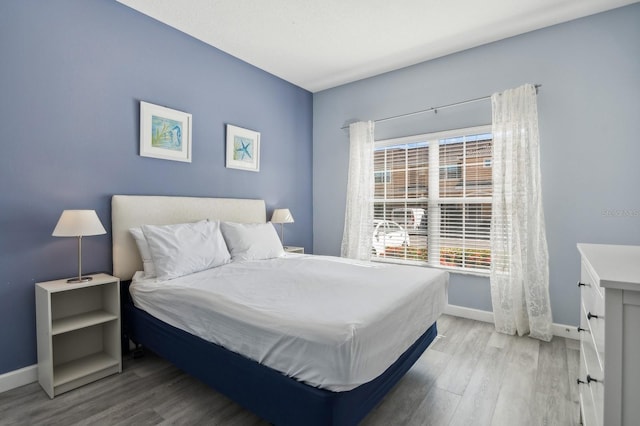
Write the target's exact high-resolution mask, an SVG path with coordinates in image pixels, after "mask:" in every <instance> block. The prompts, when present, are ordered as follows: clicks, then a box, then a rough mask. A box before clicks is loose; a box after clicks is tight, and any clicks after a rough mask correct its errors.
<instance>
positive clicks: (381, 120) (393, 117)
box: [341, 84, 542, 129]
mask: <svg viewBox="0 0 640 426" xmlns="http://www.w3.org/2000/svg"><path fill="white" fill-rule="evenodd" d="M534 87H535V88H536V93H538V88H540V87H542V84H536V85H534ZM487 99H491V95H489V96H483V97H481V98H475V99H468V100H466V101H460V102H454V103H452V104H448V105H441V106H437V107H431V108H427V109H423V110H420V111H414V112H408V113H406V114H400V115H394V116H391V117H385V118H379V119H377V120H373V122H374V123H382V122H384V121H390V120H395V119H397V118H403V117H410V116H412V115H418V114H424V113H426V112H433V113H435V114H437V113H438V110H440V109H446V108H452V107H456V106H460V105H466V104H471V103H474V102H478V101H484V100H487ZM348 128H349V126H342V127H341V129H348Z"/></svg>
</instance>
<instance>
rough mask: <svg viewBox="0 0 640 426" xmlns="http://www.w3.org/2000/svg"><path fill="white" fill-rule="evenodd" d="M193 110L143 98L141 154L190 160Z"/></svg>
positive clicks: (174, 159)
mask: <svg viewBox="0 0 640 426" xmlns="http://www.w3.org/2000/svg"><path fill="white" fill-rule="evenodd" d="M192 121H193V120H192V117H191V114H189V113H186V112H182V111H178V110H175V109H171V108H166V107H163V106H160V105H154V104H151V103H148V102H143V101H140V156H141V157H151V158H159V159H162V160H172V161H182V162H185V163H190V162H191V128H192Z"/></svg>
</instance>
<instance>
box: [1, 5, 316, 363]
mask: <svg viewBox="0 0 640 426" xmlns="http://www.w3.org/2000/svg"><path fill="white" fill-rule="evenodd" d="M140 100H144V101H148V102H151V103H155V104H159V105H163V106H167V107H170V108H174V109H178V110H181V111H187V112H190V113H192V114H193V162H192V163H191V164H188V163H179V162H173V161H166V160H158V159H152V158H142V157H140V156H138V147H139V126H138V120H139V101H140ZM0 117H1V125H0V129H1V132H0V143H1V146H2V149H1V150H0V342H2V343H1V344H0V374H2V373H4V372H7V371H11V370H14V369H17V368H21V367H25V366H27V365H31V364H34V363H35V362H36V334H35V309H34V283H35V282H38V281H44V280H51V279H57V278H62V277H69V276H73V274H74V273H77V269H76V268H77V266H76V256H77V254H76V242H75V240H73V239H68V238H54V237H52V236H51V232H52V231H53V228H54V226H55V224H56V221H57V220H58V218H59V216H60V213H61V212H62V210H64V209H71V208H79V209H95V210H97V212H98V215H99V217H100V219H101V220H102V222H103V224H104V225H105V227H106V228H107V230H109V229H110V222H111V218H110V214H111V213H110V197H111V195H112V194H162V195H184V196H215V197H232V198H263V199H265V200H266V202H267V207H268V209H269V214H270V212H271V210H272V209H273V208H275V207H288V208H290V209H291V211H292V213H293V215H294V217H295V223H293V224H289V225H287V229H286V237H287V242H288V243H290V244H292V245H293V244H295V245H300V246H304V247H305V248H306V249H307V251H311V248H312V232H311V229H312V209H311V201H312V199H311V189H312V186H311V178H312V175H311V167H312V157H311V155H312V144H311V138H312V95H311V93H309V92H307V91H305V90H303V89H301V88H299V87H296V86H294V85H292V84H289V83H287V82H285V81H283V80H281V79H278V78H276V77H274V76H272V75H270V74H267V73H265V72H264V71H261V70H259V69H257V68H255V67H253V66H250V65H248V64H246V63H244V62H242V61H239V60H237V59H235V58H232V57H231V56H229V55H227V54H224V53H222V52H221V51H219V50H216V49H214V48H212V47H211V46H208V45H205V44H204V43H201V42H200V41H197V40H195V39H193V38H191V37H188V36H186V35H184V34H183V33H180V32H178V31H176V30H174V29H172V28H170V27H168V26H165V25H163V24H161V23H159V22H157V21H155V20H153V19H151V18H149V17H147V16H145V15H142V14H140V13H138V12H136V11H134V10H132V9H129V8H128V7H126V6H123V5H121V4H119V3H117V2H115V1H112V0H94V1H72V0H69V1H65V0H56V1H32V0H29V1H27V0H4V1H2V2H0ZM225 123H232V124H235V125H238V126H242V127H247V128H250V129H254V130H258V131H260V132H261V133H262V140H261V141H262V149H261V154H262V156H261V164H260V166H261V167H260V169H261V170H260V173H252V172H247V171H239V170H231V169H226V168H225V167H224V164H225V163H224V153H225V151H224V148H225V141H224V135H225V127H224V125H225ZM83 249H84V250H83V252H84V268H83V269H84V271H85V272H93V271H107V272H109V271H111V238H110V235H104V236H97V237H87V238H85V239H84V240H83Z"/></svg>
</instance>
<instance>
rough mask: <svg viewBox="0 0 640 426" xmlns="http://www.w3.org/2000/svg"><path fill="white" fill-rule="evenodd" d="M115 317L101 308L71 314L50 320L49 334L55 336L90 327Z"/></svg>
mask: <svg viewBox="0 0 640 426" xmlns="http://www.w3.org/2000/svg"><path fill="white" fill-rule="evenodd" d="M117 319H118V316H117V315H114V314H112V313H109V312H106V311H103V310H99V311H92V312H87V313H86V314H79V315H73V316H70V317H67V318H61V319H58V320H55V321H52V323H51V334H52V335H54V336H55V335H56V334H62V333H66V332H69V331H74V330H78V329H81V328H85V327H91V326H92V325H97V324H102V323H105V322H109V321H113V320H117Z"/></svg>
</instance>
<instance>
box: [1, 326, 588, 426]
mask: <svg viewBox="0 0 640 426" xmlns="http://www.w3.org/2000/svg"><path fill="white" fill-rule="evenodd" d="M438 331H439V336H438V338H437V340H436V341H434V342H433V343H432V345H431V347H430V348H429V349H427V351H426V352H425V353H424V354H423V356H422V357H421V358H420V359H419V360H418V361H417V362H416V364H415V365H414V366H413V368H412V369H411V370H410V371H409V372H408V373H407V375H406V376H405V377H404V378H403V379H402V380H401V381H400V382H399V383H398V385H397V386H396V387H395V388H394V389H393V390H392V391H391V392H390V393H389V394H388V395H387V396H386V397H385V399H384V400H383V401H382V402H381V403H380V404H379V405H378V406H377V407H376V408H375V409H374V410H373V411H372V412H371V413H370V414H369V415H368V416H367V417H366V418H365V419H364V420H363V422H362V423H361V426H374V425H375V426H382V425H384V426H389V425H398V426H400V425H420V426H422V425H438V426H439V425H456V426H458V425H474V426H476V425H478V426H480V425H497V426H501V425H505V426H507V425H508V426H511V425H522V426H526V425H559V426H564V425H577V424H578V423H579V408H578V389H577V385H576V382H575V378H576V376H577V371H578V360H579V344H578V343H577V342H575V341H573V340H569V339H564V338H558V337H555V338H554V339H553V340H552V341H551V342H550V343H546V342H540V341H538V340H534V339H529V338H526V337H512V336H505V335H502V334H498V333H496V332H495V331H494V329H493V326H492V325H491V324H487V323H482V322H478V321H472V320H468V319H463V318H457V317H451V316H446V315H444V316H442V317H441V319H440V320H439V321H438ZM0 424H1V425H64V426H70V425H225V426H226V425H237V426H244V425H268V423H267V422H265V421H263V420H261V419H260V418H258V417H257V416H255V415H253V414H252V413H250V412H249V411H247V410H245V409H243V408H242V407H240V406H239V405H237V404H235V403H234V402H232V401H231V400H229V399H228V398H226V397H224V396H222V395H221V394H219V393H217V392H215V391H214V390H212V389H211V388H209V387H207V386H206V385H204V384H202V383H201V382H199V381H198V380H196V379H194V378H193V377H190V376H188V375H186V374H184V373H182V372H181V371H180V370H178V369H177V368H175V367H173V366H172V365H171V364H169V363H168V362H166V361H164V360H163V359H161V358H158V357H156V356H154V355H153V354H147V355H146V356H145V357H143V358H141V359H132V358H130V357H127V358H125V360H124V368H123V372H122V374H118V375H114V376H110V377H108V378H105V379H102V380H100V381H98V382H95V383H92V384H89V385H86V386H84V387H82V388H79V389H76V390H74V391H71V392H68V393H66V394H63V395H60V396H58V397H56V398H55V399H53V400H51V399H49V397H48V396H47V395H46V394H45V393H44V391H43V390H42V389H41V388H40V385H39V384H38V383H32V384H29V385H26V386H22V387H20V388H17V389H13V390H11V391H8V392H4V393H1V394H0ZM301 426H302V425H301Z"/></svg>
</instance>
